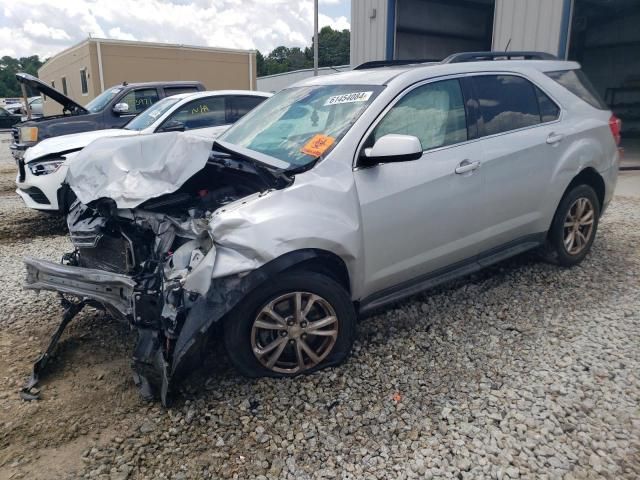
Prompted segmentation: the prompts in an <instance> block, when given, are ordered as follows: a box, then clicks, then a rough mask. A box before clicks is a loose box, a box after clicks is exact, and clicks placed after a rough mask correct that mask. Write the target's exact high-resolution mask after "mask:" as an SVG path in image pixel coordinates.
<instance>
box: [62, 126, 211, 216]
mask: <svg viewBox="0 0 640 480" xmlns="http://www.w3.org/2000/svg"><path fill="white" fill-rule="evenodd" d="M212 146H213V139H212V138H211V137H208V138H207V137H206V136H203V135H202V134H197V133H194V132H167V133H158V134H150V135H135V136H131V137H128V136H127V137H106V138H99V139H97V140H95V141H94V142H92V143H90V144H89V145H88V146H87V147H86V148H84V149H83V150H82V151H81V152H80V153H78V155H76V156H75V157H74V158H73V159H72V160H71V161H70V162H69V170H68V172H67V177H66V181H67V183H68V184H69V186H70V187H71V189H72V190H73V191H74V193H75V194H76V195H77V197H78V199H79V200H80V201H81V202H82V203H84V204H85V205H86V204H88V203H90V202H92V201H94V200H98V199H99V198H110V199H112V200H114V201H115V203H116V206H117V207H118V208H135V207H137V206H138V205H140V204H141V203H144V202H145V201H147V200H149V199H151V198H155V197H159V196H161V195H165V194H167V193H173V192H175V191H176V190H178V189H179V188H180V187H181V186H182V185H183V184H184V183H185V182H186V181H187V180H188V179H189V178H191V177H192V176H193V175H194V174H195V173H196V172H198V171H199V170H201V169H202V168H204V166H205V165H206V163H207V160H208V159H209V154H210V153H211V148H212Z"/></svg>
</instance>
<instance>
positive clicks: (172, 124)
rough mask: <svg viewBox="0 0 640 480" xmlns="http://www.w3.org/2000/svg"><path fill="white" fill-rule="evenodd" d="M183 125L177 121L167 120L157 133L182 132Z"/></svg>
mask: <svg viewBox="0 0 640 480" xmlns="http://www.w3.org/2000/svg"><path fill="white" fill-rule="evenodd" d="M184 130H185V125H184V123H182V122H180V121H178V120H169V121H168V122H166V123H165V124H164V125H162V127H160V129H159V130H158V131H159V132H184Z"/></svg>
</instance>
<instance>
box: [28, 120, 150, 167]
mask: <svg viewBox="0 0 640 480" xmlns="http://www.w3.org/2000/svg"><path fill="white" fill-rule="evenodd" d="M137 134H138V132H137V131H133V130H125V129H121V128H110V129H106V130H94V131H92V132H82V133H72V134H70V135H60V136H59V137H52V138H46V139H44V140H42V141H41V142H40V143H37V144H36V145H34V146H33V147H30V148H28V149H27V151H26V152H25V155H24V161H25V163H29V162H31V161H33V160H37V159H39V158H41V157H44V156H45V155H51V154H54V153H60V152H68V151H71V150H78V149H80V148H84V147H86V146H87V145H89V144H90V143H91V142H93V141H94V140H96V139H98V138H103V137H120V136H130V135H137Z"/></svg>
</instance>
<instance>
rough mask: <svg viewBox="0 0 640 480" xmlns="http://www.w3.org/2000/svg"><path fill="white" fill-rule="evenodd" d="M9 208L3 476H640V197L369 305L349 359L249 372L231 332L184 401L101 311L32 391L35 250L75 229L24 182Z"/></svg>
mask: <svg viewBox="0 0 640 480" xmlns="http://www.w3.org/2000/svg"><path fill="white" fill-rule="evenodd" d="M0 150H4V145H0ZM7 165H9V164H8V162H7V161H6V160H5V161H4V162H3V161H0V175H3V173H2V172H4V171H5V170H2V169H3V168H5V167H7ZM7 168H8V167H7ZM12 174H14V173H13V172H12ZM0 185H3V184H2V183H0ZM0 223H1V224H2V225H3V228H4V230H2V231H1V232H3V233H1V234H0V275H2V277H3V279H4V280H5V282H4V285H3V289H2V293H1V294H0V307H1V308H2V312H3V313H4V315H2V317H0V379H1V380H2V382H0V478H2V479H4V478H100V479H108V480H118V479H127V478H130V479H142V478H153V479H163V478H167V479H189V478H238V479H249V478H255V479H267V478H268V479H275V478H291V479H294V478H295V479H306V478H314V479H315V478H351V479H374V478H376V479H386V478H394V479H403V478H456V479H481V478H493V479H515V478H531V479H543V478H549V479H555V478H564V479H578V478H611V479H619V478H628V479H632V478H633V479H635V478H639V477H640V409H639V402H638V400H639V397H640V378H639V377H640V374H639V373H638V372H639V369H638V367H640V348H639V347H640V308H639V307H640V288H639V286H640V248H639V247H638V245H640V200H638V199H632V198H625V197H616V199H615V201H614V203H613V204H612V205H611V207H610V209H609V211H608V212H607V214H606V216H605V217H604V218H603V220H602V223H601V228H600V231H599V232H598V237H597V239H596V242H595V245H594V249H593V253H592V254H591V255H589V256H588V257H587V259H586V260H585V261H584V262H583V263H582V264H581V265H580V266H578V267H576V268H573V269H570V270H565V269H560V268H558V267H555V266H551V265H548V264H545V263H542V262H540V261H538V260H537V259H536V257H535V256H533V255H524V256H520V257H518V258H515V259H513V260H511V261H509V262H507V263H503V264H501V265H498V266H496V267H493V268H490V269H487V270H485V271H483V272H481V273H480V274H477V275H474V276H471V277H467V278H465V279H462V280H459V281H456V282H453V283H450V284H448V285H446V286H444V287H442V288H439V289H436V290H433V291H430V292H428V293H427V294H422V295H418V296H415V297H413V298H412V299H410V300H408V301H406V302H402V303H399V304H397V305H395V306H393V307H391V308H388V309H385V310H383V311H381V312H378V313H377V314H376V315H374V316H371V317H369V318H367V319H364V320H363V321H362V322H361V323H360V325H359V328H358V339H357V342H356V346H355V350H354V352H353V355H352V357H351V358H350V359H349V360H348V361H347V363H346V364H344V365H343V366H341V367H339V368H335V369H331V370H325V371H321V372H317V373H315V374H313V375H310V376H305V377H300V378H296V379H293V380H274V379H261V380H248V379H244V378H242V377H240V376H239V375H238V374H237V373H236V372H235V371H233V369H232V368H231V367H230V366H229V364H228V362H227V360H226V358H225V355H224V352H223V351H222V350H221V349H219V348H214V351H213V352H212V353H211V355H210V356H209V357H208V358H207V359H206V360H205V364H204V367H203V368H202V369H201V370H199V371H197V372H195V373H194V374H193V375H192V377H191V378H190V379H189V381H188V382H187V383H186V384H185V385H184V387H183V392H182V393H181V399H180V400H179V402H178V404H177V405H176V406H175V407H174V408H171V409H163V408H161V407H160V406H159V405H157V404H147V403H144V402H142V401H141V400H139V398H138V396H137V392H136V390H135V387H134V385H133V382H132V381H131V378H130V371H129V365H128V362H129V360H128V359H129V356H130V354H131V350H132V346H133V345H132V338H131V335H130V334H129V331H128V328H127V326H126V325H122V324H120V323H118V322H116V321H115V320H113V319H111V318H110V317H108V316H107V315H105V314H103V313H101V312H97V311H88V312H85V313H83V314H82V315H81V318H79V319H78V320H77V321H76V322H74V323H73V324H72V325H71V326H70V327H69V329H68V331H67V333H65V336H64V337H63V341H62V342H61V344H60V345H59V349H58V353H57V358H56V361H55V362H54V364H53V369H52V373H51V375H50V376H49V377H48V378H47V380H46V381H45V382H44V387H43V398H42V400H41V401H39V402H33V403H25V402H22V401H21V400H20V399H19V398H18V395H17V390H18V388H19V386H20V385H21V384H22V382H23V381H24V380H25V376H26V374H27V373H28V371H29V366H30V361H32V360H33V359H34V358H35V357H36V356H37V354H38V350H39V349H40V348H42V347H43V346H44V345H46V342H47V340H48V336H49V335H50V333H51V332H52V331H53V329H54V328H55V325H56V322H57V320H58V315H59V311H60V309H59V307H58V306H57V304H56V300H55V296H53V295H50V294H44V293H43V294H41V295H40V296H36V295H34V294H32V293H30V292H24V291H23V290H22V289H21V283H22V277H23V269H22V265H21V261H20V259H21V257H22V256H23V255H25V254H29V255H38V256H40V257H46V258H52V259H54V258H58V257H59V255H60V253H61V252H63V251H66V250H67V249H68V248H69V243H68V241H67V239H66V237H65V235H64V223H63V222H61V221H59V220H57V219H56V218H55V217H50V216H43V215H41V214H35V213H31V212H28V211H27V210H26V209H25V208H24V207H22V205H21V204H20V202H19V200H18V199H17V198H16V197H15V195H14V194H12V193H10V192H9V191H3V192H0ZM7 226H8V227H7Z"/></svg>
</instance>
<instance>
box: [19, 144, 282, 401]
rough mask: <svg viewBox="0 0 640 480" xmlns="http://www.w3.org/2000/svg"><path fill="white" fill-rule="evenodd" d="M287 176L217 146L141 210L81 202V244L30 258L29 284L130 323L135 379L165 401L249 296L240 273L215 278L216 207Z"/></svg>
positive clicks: (77, 229) (75, 222)
mask: <svg viewBox="0 0 640 480" xmlns="http://www.w3.org/2000/svg"><path fill="white" fill-rule="evenodd" d="M289 183H290V181H289ZM287 184H288V181H287V177H285V176H284V175H268V174H266V173H265V171H264V169H263V168H262V167H259V166H257V165H254V164H252V163H251V162H246V161H243V160H242V159H233V158H231V157H230V155H228V154H224V153H221V152H217V153H216V152H214V153H212V154H211V155H210V158H209V159H208V160H207V161H206V163H205V165H204V166H203V167H202V168H201V170H199V171H198V172H197V173H195V174H194V175H192V176H191V177H190V178H188V179H187V180H186V181H185V182H184V183H183V184H182V185H181V186H179V188H178V187H176V188H177V189H176V190H175V191H173V192H170V193H165V194H162V195H160V196H157V197H155V198H151V199H149V200H145V201H143V202H142V203H140V204H139V205H137V206H135V207H134V208H120V205H119V204H118V203H117V202H116V201H115V200H114V199H112V198H99V199H96V200H92V201H90V202H88V203H87V204H83V203H81V202H80V201H77V202H76V203H75V204H74V205H73V206H72V207H71V209H70V211H69V214H68V217H67V224H68V227H69V233H70V236H71V240H72V242H73V245H74V247H75V249H74V251H73V252H70V253H67V254H65V255H64V256H63V259H62V262H61V263H60V264H56V263H52V262H48V261H45V260H39V259H34V258H26V259H25V265H26V269H27V279H26V283H25V288H28V289H33V290H52V291H56V292H59V293H60V294H61V295H62V297H63V301H64V302H66V304H64V303H63V306H65V305H66V306H65V317H64V318H65V319H66V318H67V317H68V316H69V315H68V312H69V309H68V307H69V305H75V306H76V308H75V310H74V313H73V314H75V313H77V311H79V310H80V309H81V308H82V306H84V304H91V305H97V306H101V307H103V308H104V309H106V310H107V311H108V312H110V313H111V314H112V315H114V316H117V317H119V318H122V319H125V320H126V321H127V322H129V323H130V324H131V325H132V326H133V327H134V328H135V330H136V331H137V337H138V339H137V344H136V347H135V351H134V354H133V359H132V368H133V373H134V380H135V382H136V384H137V386H138V387H139V388H140V390H141V393H142V395H143V396H144V397H145V398H148V399H151V398H158V397H159V398H160V399H161V400H162V403H163V404H164V405H167V404H168V403H169V402H170V399H171V393H172V390H173V387H174V384H175V383H177V382H176V380H177V379H180V378H182V377H183V376H184V373H185V371H188V370H190V367H191V366H192V365H193V362H192V360H199V358H200V353H201V347H202V346H204V344H205V342H206V340H207V338H208V333H209V329H210V327H211V326H212V324H213V323H214V322H216V321H218V320H220V319H221V318H222V317H223V316H224V315H225V314H226V313H227V312H228V311H229V310H230V309H231V308H232V307H233V306H234V305H235V304H236V303H237V302H238V301H239V300H240V299H241V298H242V296H243V294H244V293H243V291H242V275H229V276H225V277H223V278H214V277H215V276H214V275H213V270H214V267H215V264H216V257H217V248H216V244H215V241H214V239H213V238H212V236H211V233H210V231H209V226H210V225H209V224H210V221H211V218H212V216H213V214H214V212H215V211H216V210H219V209H222V208H225V206H227V205H229V204H231V203H233V202H236V201H239V200H241V199H244V200H241V201H243V202H244V201H247V197H249V196H252V195H255V196H256V197H259V196H261V195H264V194H266V192H268V191H269V190H271V189H274V188H282V187H284V186H286V185H287ZM72 187H73V185H72ZM74 190H75V189H74ZM78 190H79V191H80V189H78ZM76 193H78V192H76ZM79 193H80V194H81V195H82V192H81V191H80V192H79ZM81 195H78V196H79V198H80V199H81V200H82V197H81ZM69 298H75V299H77V302H73V303H72V302H70V301H69ZM78 306H79V308H78ZM69 320H70V319H69ZM69 320H66V322H68V321H69ZM65 325H66V323H65ZM62 328H64V327H63V326H62ZM60 333H61V332H60ZM58 337H59V334H58ZM55 340H56V341H57V338H56V339H55ZM52 346H53V345H50V348H49V349H47V354H48V353H49V352H50V350H51V347H52ZM37 373H38V371H37V370H36V368H34V376H33V377H32V379H31V380H30V382H29V384H31V385H30V388H31V387H33V386H34V384H35V382H36V381H37ZM29 384H28V386H29ZM28 394H29V392H28V391H27V395H28ZM23 397H25V395H23Z"/></svg>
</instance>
